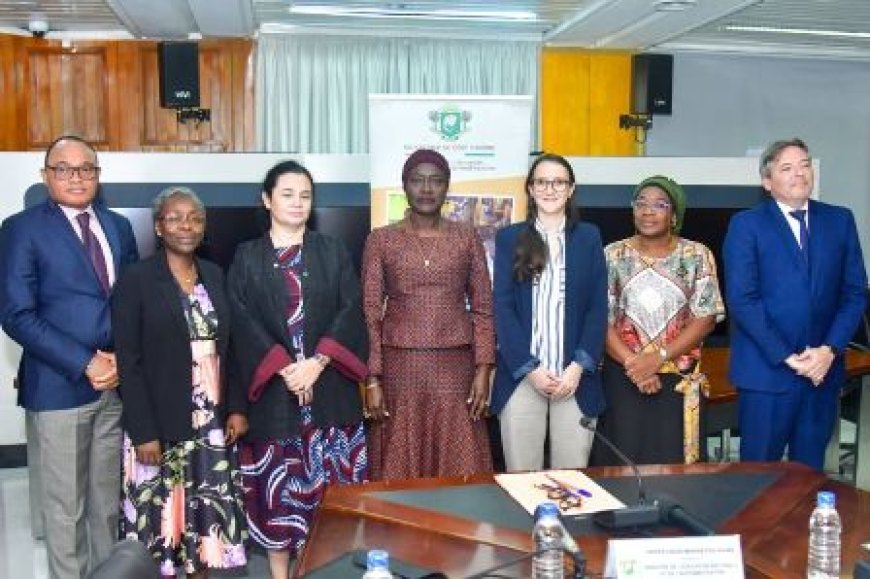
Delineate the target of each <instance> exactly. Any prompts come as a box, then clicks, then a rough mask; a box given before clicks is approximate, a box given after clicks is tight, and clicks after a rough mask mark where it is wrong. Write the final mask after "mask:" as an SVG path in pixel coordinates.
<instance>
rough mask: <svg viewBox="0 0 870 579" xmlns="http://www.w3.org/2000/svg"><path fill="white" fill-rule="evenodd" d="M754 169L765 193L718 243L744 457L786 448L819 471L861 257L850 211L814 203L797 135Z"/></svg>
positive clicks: (858, 299)
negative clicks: (721, 248)
mask: <svg viewBox="0 0 870 579" xmlns="http://www.w3.org/2000/svg"><path fill="white" fill-rule="evenodd" d="M760 170H761V178H762V185H763V186H764V188H765V189H766V190H767V191H769V192H770V199H768V200H766V201H764V202H763V203H761V204H760V205H759V206H757V207H755V208H753V209H749V210H747V211H742V212H740V213H738V214H737V215H735V216H734V217H733V218H732V219H731V223H730V224H729V226H728V233H727V234H726V236H725V245H724V261H725V289H726V304H727V307H728V310H729V314H730V317H731V322H732V326H731V367H730V372H729V376H730V379H731V381H732V382H733V383H734V384H735V385H736V386H737V389H738V392H739V396H738V402H739V425H740V458H741V460H747V461H766V460H779V459H781V458H782V456H783V453H784V452H785V449H786V448H788V456H789V459H791V460H795V461H798V462H802V463H804V464H807V465H809V466H811V467H813V468H815V469H818V470H821V469H822V467H823V463H824V454H825V447H826V445H827V442H828V439H829V438H830V437H831V433H832V431H833V426H834V421H835V420H836V419H837V416H836V413H837V397H838V396H839V394H840V388H841V387H842V385H843V382H844V380H845V364H844V360H843V350H844V348H845V347H846V345H847V344H848V343H849V340H850V338H851V337H852V335H853V333H854V332H855V329H856V328H857V326H858V323H859V321H860V319H861V316H862V314H863V312H864V307H865V300H866V297H865V292H866V289H867V275H866V273H865V271H864V260H863V257H862V254H861V247H860V244H859V241H858V232H857V229H856V227H855V219H854V217H853V216H852V212H851V211H849V210H848V209H846V208H844V207H838V206H835V205H829V204H827V203H821V202H819V201H815V200H812V199H810V193H811V192H812V190H813V183H814V177H813V166H812V161H811V160H810V155H809V149H808V148H807V145H806V144H805V143H804V142H803V141H801V140H800V139H792V140H789V141H777V142H775V143H773V144H771V145H770V146H769V147H768V148H767V149H766V150H765V152H764V153H763V154H762V157H761V160H760Z"/></svg>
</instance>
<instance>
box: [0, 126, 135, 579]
mask: <svg viewBox="0 0 870 579" xmlns="http://www.w3.org/2000/svg"><path fill="white" fill-rule="evenodd" d="M99 175H100V167H99V165H98V164H97V154H96V152H95V151H94V149H93V148H92V147H91V145H90V144H88V143H87V142H86V141H84V140H82V139H80V138H78V137H73V136H64V137H61V138H59V139H57V140H56V141H54V142H53V143H52V144H51V145H50V146H49V148H48V151H47V152H46V155H45V167H44V168H43V169H42V177H43V180H44V182H45V185H46V187H47V188H48V194H49V199H47V200H46V201H44V202H42V203H39V204H37V205H35V206H33V207H30V208H29V209H26V210H24V211H22V212H20V213H18V214H16V215H13V216H11V217H9V218H8V219H7V220H6V221H4V223H3V225H2V228H0V323H2V326H3V330H5V332H6V333H7V334H8V335H9V336H10V337H11V338H12V339H13V340H15V341H16V342H18V344H20V345H21V347H22V348H23V353H22V357H21V363H20V365H19V368H18V384H19V388H20V390H19V394H18V397H19V404H21V405H22V406H23V407H24V408H25V410H26V412H27V413H28V419H29V420H31V421H32V424H33V425H34V427H35V428H34V431H35V435H36V437H37V439H38V441H37V442H38V446H39V453H38V457H39V464H38V465H37V468H39V469H40V471H41V475H42V477H41V478H42V484H41V488H40V489H39V492H40V496H41V498H42V507H43V514H44V517H45V536H46V547H47V551H48V564H49V572H50V575H51V577H52V578H59V579H68V578H69V579H80V578H81V577H84V576H85V574H86V573H87V571H88V569H89V568H93V567H95V566H96V564H97V563H99V562H100V560H102V559H104V558H105V557H106V556H108V554H109V550H110V549H111V547H112V544H113V543H114V542H115V540H116V539H117V534H118V504H119V500H118V497H119V493H120V482H121V481H120V457H121V428H120V418H121V403H120V400H119V399H118V395H117V392H116V387H117V385H118V373H117V370H116V366H115V356H114V354H113V353H112V332H111V327H110V325H109V321H110V312H109V294H110V291H111V286H112V284H113V283H114V281H115V279H116V277H117V276H118V275H119V274H120V273H121V270H122V269H123V268H124V266H126V265H128V264H130V263H133V262H135V261H136V260H137V259H138V254H137V251H136V242H135V239H134V237H133V229H132V227H131V226H130V223H129V221H127V220H126V219H125V218H124V217H122V216H120V215H118V214H116V213H113V212H111V211H109V210H108V209H106V208H105V207H104V206H103V205H102V204H101V203H100V202H99V201H98V200H97V189H98V185H99ZM35 515H36V516H38V514H35Z"/></svg>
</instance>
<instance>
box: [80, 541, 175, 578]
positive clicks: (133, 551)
mask: <svg viewBox="0 0 870 579" xmlns="http://www.w3.org/2000/svg"><path fill="white" fill-rule="evenodd" d="M87 579H160V569H159V567H158V566H157V562H156V561H155V560H154V558H153V557H152V556H151V553H149V552H148V549H147V548H145V545H143V544H142V543H140V542H139V541H135V540H133V539H125V540H123V541H119V542H117V543H115V545H114V546H113V547H112V551H111V552H110V553H109V557H108V558H107V559H106V560H105V561H103V562H102V563H100V564H99V565H97V567H96V568H95V569H94V570H93V571H91V573H90V574H89V575H88V578H87Z"/></svg>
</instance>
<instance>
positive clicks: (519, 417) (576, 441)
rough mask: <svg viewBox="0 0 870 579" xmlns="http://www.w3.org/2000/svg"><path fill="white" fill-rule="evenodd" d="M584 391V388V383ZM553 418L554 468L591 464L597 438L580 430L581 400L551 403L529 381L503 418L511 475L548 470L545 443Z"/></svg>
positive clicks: (516, 393) (512, 399)
mask: <svg viewBox="0 0 870 579" xmlns="http://www.w3.org/2000/svg"><path fill="white" fill-rule="evenodd" d="M580 387H581V388H582V387H583V384H582V382H581V384H580ZM548 416H549V434H550V468H554V469H556V468H581V467H585V466H586V464H587V463H588V461H589V451H590V450H591V449H592V438H593V436H594V435H593V434H592V432H591V431H590V430H587V429H585V428H583V427H582V426H580V419H581V418H582V417H583V413H582V412H580V408H579V407H578V406H577V400H576V399H575V398H574V396H570V397H568V398H566V399H564V400H551V399H549V398H547V397H545V396H543V395H542V394H540V393H539V392H538V391H537V390H535V387H534V386H532V385H531V384H530V383H529V382H528V381H526V380H523V381H522V382H520V383H519V384H518V385H517V388H516V390H514V393H513V394H512V395H511V397H510V399H509V400H508V403H507V404H506V405H505V407H504V408H503V409H502V411H501V414H499V423H500V425H501V442H502V447H503V448H504V460H505V466H506V467H507V470H508V471H525V470H541V469H543V468H544V441H545V440H546V436H547V425H548V420H547V418H548Z"/></svg>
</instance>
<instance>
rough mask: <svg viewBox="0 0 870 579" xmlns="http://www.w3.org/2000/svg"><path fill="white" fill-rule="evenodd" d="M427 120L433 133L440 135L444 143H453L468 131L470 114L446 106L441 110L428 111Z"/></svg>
mask: <svg viewBox="0 0 870 579" xmlns="http://www.w3.org/2000/svg"><path fill="white" fill-rule="evenodd" d="M429 120H430V121H432V132H433V133H437V134H439V135H441V138H442V139H444V140H445V141H455V140H457V139H459V137H461V136H462V134H463V133H465V132H466V131H468V129H469V127H468V122H469V121H470V120H471V113H470V112H469V111H463V110H460V109H458V108H456V107H454V106H451V105H447V106H444V107H442V108H441V110H437V111H429Z"/></svg>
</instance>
